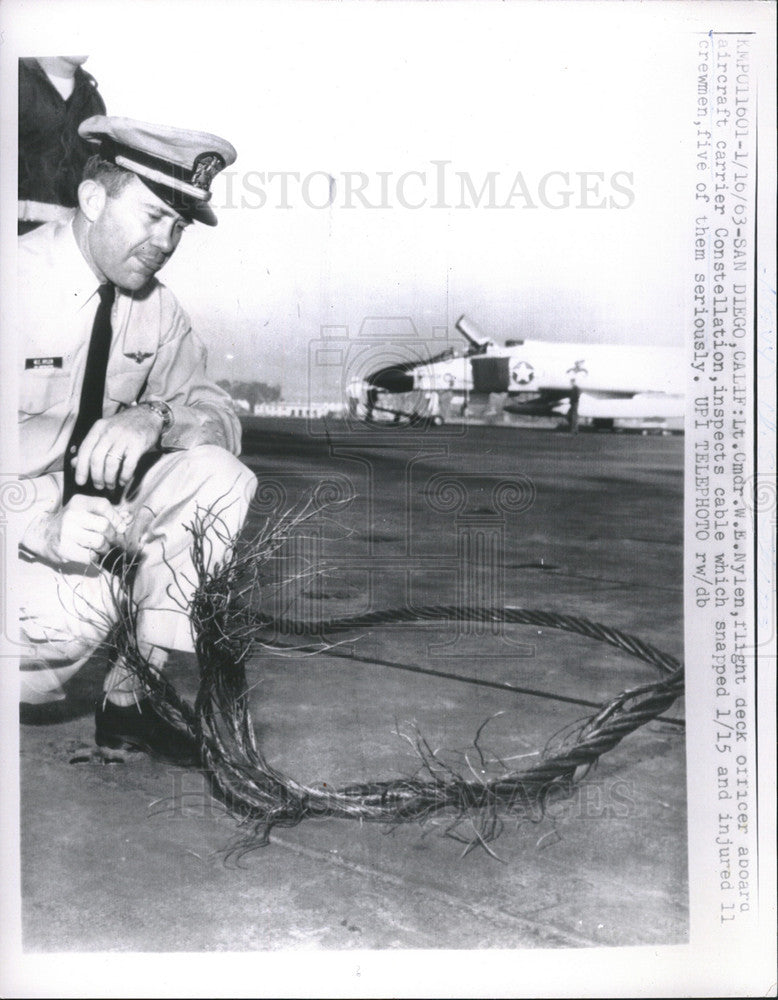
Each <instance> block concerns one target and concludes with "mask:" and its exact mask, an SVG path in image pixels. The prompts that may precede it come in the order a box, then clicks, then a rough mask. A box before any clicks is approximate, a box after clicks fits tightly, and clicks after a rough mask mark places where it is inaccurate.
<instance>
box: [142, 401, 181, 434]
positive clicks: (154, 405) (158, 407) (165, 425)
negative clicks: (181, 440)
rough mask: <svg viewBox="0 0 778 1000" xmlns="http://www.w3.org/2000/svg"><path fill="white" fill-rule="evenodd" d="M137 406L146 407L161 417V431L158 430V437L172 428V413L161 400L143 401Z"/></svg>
mask: <svg viewBox="0 0 778 1000" xmlns="http://www.w3.org/2000/svg"><path fill="white" fill-rule="evenodd" d="M137 405H138V406H148V408H149V409H150V410H153V411H154V412H155V413H156V414H158V415H159V416H160V417H162V429H161V430H160V432H159V433H160V435H162V434H164V433H165V431H169V430H170V428H171V427H172V426H173V411H172V410H171V409H170V407H169V406H168V404H167V403H166V402H165V401H164V400H162V399H143V400H141V402H140V403H138V404H137Z"/></svg>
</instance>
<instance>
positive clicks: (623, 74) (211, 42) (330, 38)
mask: <svg viewBox="0 0 778 1000" xmlns="http://www.w3.org/2000/svg"><path fill="white" fill-rule="evenodd" d="M69 8H70V9H72V10H75V11H77V12H78V16H74V17H70V18H68V17H67V16H65V14H64V12H65V11H66V10H67V9H69ZM697 9H698V8H697V5H695V4H687V5H685V7H678V6H676V5H670V4H662V3H660V4H641V5H637V6H635V5H628V4H619V3H609V4H605V5H590V4H586V3H565V4H555V3H544V4H542V5H538V4H531V3H526V4H525V3H514V4H497V3H495V4H492V3H483V2H482V3H477V4H470V3H453V4H448V3H446V4H442V3H425V4H422V3H407V4H406V3H384V4H375V3H348V2H346V3H318V4H309V3H300V2H297V3H279V4H276V3H261V4H259V3H239V2H234V0H233V2H231V0H221V2H219V3H216V2H212V3H210V2H209V3H202V2H197V0H187V2H185V3H178V4H176V3H171V2H166V0H157V2H153V3H152V2H149V0H135V2H133V3H132V4H131V5H126V4H115V3H111V2H105V0H103V2H101V3H97V2H94V0H87V2H82V3H80V4H78V5H72V4H69V3H67V2H60V3H56V4H32V5H26V6H25V7H24V8H22V9H21V10H22V14H23V15H24V16H21V17H20V18H19V21H18V23H17V34H16V37H15V42H16V44H17V45H18V46H19V51H20V53H21V54H44V53H76V52H89V53H90V59H89V61H88V63H87V65H86V68H87V69H88V70H90V72H92V73H93V74H94V75H95V77H96V78H97V79H98V81H99V85H100V90H101V92H102V94H103V96H104V98H105V100H106V103H107V105H108V110H109V113H111V114H116V115H125V116H128V117H135V118H140V119H145V120H150V121H160V122H166V123H169V124H179V125H182V126H189V127H192V128H201V129H204V130H209V131H213V132H216V133H218V134H220V135H223V136H224V137H226V138H228V139H229V140H230V141H231V142H232V143H233V144H234V145H235V147H236V148H237V150H238V153H239V158H238V161H237V163H236V165H235V167H234V168H232V170H231V172H230V173H231V177H230V178H229V179H227V178H224V177H222V178H220V179H217V181H216V182H215V185H214V205H215V207H216V208H217V211H218V212H219V216H220V225H219V227H218V228H217V229H216V230H211V229H207V228H205V227H193V229H192V230H190V231H189V232H188V233H187V235H186V236H185V240H184V242H183V243H182V245H181V247H180V248H179V250H178V253H177V256H176V258H175V259H174V260H173V261H172V262H171V263H170V264H169V265H168V267H167V269H166V270H165V271H164V272H163V280H165V281H166V282H167V283H168V284H169V285H170V286H171V287H172V288H173V290H174V291H175V292H176V294H177V295H178V297H179V298H180V300H181V301H182V303H183V304H184V306H185V308H187V310H188V311H189V312H190V314H191V315H192V317H193V319H194V320H195V322H196V324H197V327H198V329H199V330H200V332H201V333H202V335H203V337H204V339H206V341H207V343H208V345H209V351H210V357H211V371H212V373H213V374H214V375H216V376H225V375H226V376H231V377H235V378H238V377H241V378H242V377H257V378H263V379H266V380H268V381H281V382H282V383H283V387H284V393H285V396H286V397H287V398H293V397H295V396H301V395H305V393H306V392H307V378H308V370H309V367H310V365H309V358H310V357H315V343H316V341H317V340H318V339H319V337H320V330H321V327H322V326H335V327H347V328H348V330H349V333H350V336H351V337H352V338H354V337H356V336H357V335H358V333H359V330H360V327H361V324H362V321H363V319H364V318H366V317H408V318H409V319H410V320H411V321H412V323H413V324H414V325H415V327H416V329H417V330H418V332H419V335H420V336H422V337H431V336H432V335H433V330H434V329H435V328H438V333H439V331H440V328H447V329H448V330H449V331H450V332H451V335H452V336H454V337H455V338H456V334H454V333H453V323H454V321H455V320H456V319H457V317H458V316H459V315H460V314H461V313H463V312H466V313H467V314H468V315H469V316H471V317H472V318H473V319H475V320H476V321H477V322H478V323H479V324H480V325H481V326H482V327H483V328H484V329H485V330H487V331H488V333H489V334H490V335H491V336H493V337H494V338H495V339H497V340H503V339H505V338H506V337H524V338H546V339H553V340H584V341H586V340H595V341H602V342H616V343H657V344H663V345H677V346H680V345H681V344H682V343H683V337H684V319H685V316H684V307H683V302H684V296H685V294H686V287H687V285H686V283H687V280H688V279H687V275H688V260H689V248H688V242H687V240H688V236H689V228H688V221H689V214H688V204H689V199H688V191H689V184H690V182H691V180H692V175H691V167H692V164H693V150H692V145H691V144H692V142H693V139H694V134H693V129H692V127H690V122H691V121H692V118H693V106H694V105H693V101H694V89H693V80H694V58H693V51H694V50H693V47H692V44H691V41H690V39H691V34H692V31H693V30H697V29H698V27H699V25H697V24H694V23H693V21H694V18H693V16H692V15H693V14H694V12H695V10H697ZM43 12H46V16H45V17H44V16H43ZM36 18H37V20H36ZM25 19H27V20H25ZM28 20H29V24H28V23H27V21H28ZM441 162H443V163H444V164H445V166H440V165H439V164H440V163H441ZM436 164H438V165H437V166H436ZM441 170H443V171H445V186H444V188H443V189H442V190H441V188H440V185H439V183H438V177H439V171H441ZM271 172H275V173H277V174H278V173H281V172H291V173H297V174H299V180H296V179H295V178H294V177H291V176H290V177H288V178H287V181H286V183H287V185H288V187H287V195H286V200H285V201H284V198H283V191H282V183H283V181H282V179H281V178H280V177H276V178H274V179H273V180H271V179H269V176H268V175H269V173H271ZM348 172H351V173H352V175H353V176H352V178H351V180H350V181H349V179H348V178H347V177H346V174H347V173H348ZM409 172H416V173H409ZM585 172H589V173H590V176H589V179H588V181H587V182H586V184H587V185H588V186H589V187H590V189H591V190H590V191H589V193H586V194H584V195H582V193H581V183H582V180H581V177H580V175H581V173H585ZM596 173H601V174H602V175H604V178H603V180H602V181H599V183H598V179H597V178H596V177H595V176H593V175H594V174H596ZM260 174H263V175H264V182H263V181H262V180H261V178H260V176H259V175H260ZM358 174H362V175H364V178H363V179H361V178H359V177H357V175H358ZM403 174H408V176H407V177H406V178H405V180H404V181H400V177H401V175H403ZM463 174H464V175H466V179H464V180H463V179H462V177H461V176H460V175H463ZM489 174H492V175H493V177H492V183H493V184H494V197H493V198H492V199H491V204H492V206H493V207H487V202H488V201H489V189H488V186H487V189H486V191H485V192H484V195H483V198H482V201H481V204H480V205H479V206H477V207H474V205H473V202H474V197H473V193H477V192H478V191H479V190H480V189H481V187H482V186H483V185H484V183H485V182H486V181H487V178H488V175H489ZM614 174H615V175H616V184H618V185H619V186H620V187H618V188H617V187H614V184H613V182H612V178H613V175H614ZM326 175H331V176H332V177H333V178H334V182H335V187H334V189H333V190H330V189H328V187H327V185H326V180H325V177H326ZM420 175H421V176H420ZM517 175H520V177H519V178H518V179H517ZM561 175H568V177H569V181H570V183H569V185H568V184H566V183H565V178H564V177H563V176H561ZM306 178H308V180H307V181H306V180H305V179H306ZM544 178H546V181H545V182H544V181H543V179H544ZM468 181H469V184H470V185H472V186H473V192H470V191H469V188H468ZM349 183H350V184H351V186H352V192H351V194H350V195H349V191H348V185H349ZM362 183H364V184H365V187H364V192H363V193H364V197H365V198H366V199H367V200H368V202H369V203H370V204H372V205H377V206H382V205H383V206H384V207H374V208H368V207H366V206H365V205H364V204H363V203H362V202H361V200H360V198H359V195H358V193H354V190H353V189H354V187H359V185H360V184H362ZM543 183H545V184H546V188H545V191H543V190H542V185H543ZM382 184H383V185H384V188H383V189H382V186H381V185H382ZM259 189H261V190H262V191H263V192H264V198H265V203H264V205H261V201H262V195H260V193H259ZM463 191H464V199H463ZM565 191H570V192H572V193H571V194H569V195H567V199H568V202H569V203H568V205H567V207H564V203H565V195H564V192H565ZM330 197H331V198H332V204H331V205H330V207H324V208H317V207H311V204H310V203H313V204H316V205H324V204H325V203H326V201H327V199H328V198H330ZM543 197H545V200H546V202H547V203H548V204H544V203H543ZM424 198H426V204H422V205H421V207H418V208H414V207H409V206H411V205H414V204H419V203H421V202H422V201H423V199H424ZM463 200H464V206H463ZM603 200H605V204H606V205H608V204H609V202H612V203H613V204H614V206H615V205H618V206H620V207H605V208H599V207H590V208H585V207H582V202H586V203H587V204H589V205H594V206H596V205H599V204H601V203H602V202H603ZM242 201H243V205H241V202H242ZM403 202H404V203H403ZM506 203H508V204H509V205H510V206H513V207H504V206H505V205H506ZM528 203H529V205H531V206H533V207H528ZM284 204H286V205H288V206H289V207H283V205H284ZM435 204H437V205H438V206H439V207H433V205H435ZM549 205H561V206H563V207H558V208H552V207H549ZM220 206H221V208H220ZM385 328H386V329H387V330H391V329H399V326H398V324H397V322H395V323H394V324H392V323H387V324H386V327H385ZM406 328H407V324H406ZM372 329H373V330H374V331H375V330H378V331H379V334H380V331H381V330H382V329H383V327H381V326H380V324H378V325H377V324H373V326H372ZM230 356H231V357H230ZM313 364H314V367H315V361H314V362H313ZM316 380H317V373H316V372H315V371H314V372H313V383H314V386H315V385H316V384H317V381H316ZM298 387H299V388H300V389H301V390H304V391H301V392H298V391H297V390H298Z"/></svg>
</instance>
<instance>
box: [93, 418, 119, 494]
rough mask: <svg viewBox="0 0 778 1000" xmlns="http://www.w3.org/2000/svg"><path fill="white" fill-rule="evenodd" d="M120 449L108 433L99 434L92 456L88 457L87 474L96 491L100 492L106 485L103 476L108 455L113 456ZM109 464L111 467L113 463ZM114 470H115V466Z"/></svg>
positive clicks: (112, 436)
mask: <svg viewBox="0 0 778 1000" xmlns="http://www.w3.org/2000/svg"><path fill="white" fill-rule="evenodd" d="M120 447H121V446H120V445H118V444H117V443H116V441H115V438H114V435H113V434H111V433H110V431H107V432H106V433H104V434H101V435H100V437H99V438H98V439H97V441H95V444H94V447H93V448H92V454H91V455H90V457H89V473H90V475H91V477H92V482H93V483H94V485H95V486H96V487H97V489H98V490H101V489H102V488H103V487H104V486H105V485H106V478H105V474H106V459H107V457H108V455H109V454H115V453H116V451H117V450H118V449H119V448H120ZM111 464H112V465H113V462H112V463H111ZM114 469H116V467H115V466H114ZM109 485H110V484H109Z"/></svg>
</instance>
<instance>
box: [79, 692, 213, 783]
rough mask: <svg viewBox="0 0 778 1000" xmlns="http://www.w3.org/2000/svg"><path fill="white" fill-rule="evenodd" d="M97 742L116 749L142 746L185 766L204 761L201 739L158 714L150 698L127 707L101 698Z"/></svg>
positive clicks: (96, 723) (98, 705) (193, 765)
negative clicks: (199, 750) (198, 742)
mask: <svg viewBox="0 0 778 1000" xmlns="http://www.w3.org/2000/svg"><path fill="white" fill-rule="evenodd" d="M95 743H97V745H98V746H99V747H110V748H111V749H112V750H119V749H122V750H142V751H143V752H144V753H147V754H149V755H150V756H151V757H155V758H157V760H164V761H166V762H168V763H170V764H179V765H181V766H183V767H197V766H198V765H199V763H200V754H199V752H198V747H197V742H196V741H195V740H194V739H193V738H192V737H191V736H190V735H189V734H188V733H186V732H185V731H184V730H182V729H178V728H177V727H176V726H174V725H172V724H171V723H170V722H166V721H165V720H164V719H163V718H162V716H160V715H158V714H157V712H156V711H155V709H154V706H153V705H152V704H151V701H150V700H149V699H148V698H142V699H141V700H140V701H139V702H138V703H137V704H136V705H129V706H128V707H126V708H124V707H122V706H120V705H114V704H113V702H111V701H107V700H101V701H99V702H98V703H97V709H96V711H95Z"/></svg>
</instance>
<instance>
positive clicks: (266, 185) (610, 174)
mask: <svg viewBox="0 0 778 1000" xmlns="http://www.w3.org/2000/svg"><path fill="white" fill-rule="evenodd" d="M221 177H222V192H223V193H222V196H221V199H220V200H216V201H214V208H217V209H219V210H220V211H223V210H225V209H231V208H239V209H242V210H245V209H292V208H300V207H305V208H312V209H318V210H321V209H333V208H334V209H342V210H350V209H351V210H362V211H364V210H368V211H369V210H371V209H372V210H378V209H381V210H389V209H404V210H410V211H419V210H421V209H433V210H435V209H437V210H440V209H444V210H451V209H456V210H463V211H468V210H471V209H487V210H488V209H492V210H503V211H515V210H521V209H550V210H552V211H559V210H560V209H584V210H592V209H593V210H602V209H606V210H610V209H615V210H622V209H627V208H631V207H632V205H634V203H635V174H634V171H632V170H626V169H618V170H611V169H603V170H571V169H570V168H569V167H565V168H560V169H554V170H548V171H546V172H545V173H543V174H534V173H530V172H529V171H523V170H514V171H511V170H479V171H476V170H458V169H456V168H455V166H454V164H453V163H452V161H451V160H430V161H429V162H427V163H424V164H422V165H421V167H420V168H414V169H412V170H373V171H366V170H343V171H339V172H330V171H328V170H309V171H306V172H303V171H299V170H248V171H244V172H242V173H241V172H240V171H237V170H225V171H224V172H223V173H222V175H221Z"/></svg>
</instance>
